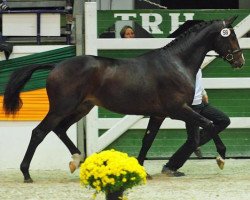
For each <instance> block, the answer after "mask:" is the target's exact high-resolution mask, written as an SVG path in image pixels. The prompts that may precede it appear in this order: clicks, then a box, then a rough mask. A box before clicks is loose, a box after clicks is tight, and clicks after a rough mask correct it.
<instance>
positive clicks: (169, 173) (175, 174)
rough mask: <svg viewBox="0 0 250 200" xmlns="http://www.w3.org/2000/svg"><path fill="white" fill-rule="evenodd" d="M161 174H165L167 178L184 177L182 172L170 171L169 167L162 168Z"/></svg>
mask: <svg viewBox="0 0 250 200" xmlns="http://www.w3.org/2000/svg"><path fill="white" fill-rule="evenodd" d="M161 173H162V174H166V175H167V176H169V177H180V176H185V174H184V173H183V172H179V171H177V170H172V169H170V168H169V167H167V166H166V165H164V166H163V168H162V170H161Z"/></svg>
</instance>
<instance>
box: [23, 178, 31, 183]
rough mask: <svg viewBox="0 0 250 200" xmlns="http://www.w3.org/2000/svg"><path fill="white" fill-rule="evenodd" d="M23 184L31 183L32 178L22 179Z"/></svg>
mask: <svg viewBox="0 0 250 200" xmlns="http://www.w3.org/2000/svg"><path fill="white" fill-rule="evenodd" d="M23 182H24V183H33V180H32V178H28V179H24V181H23Z"/></svg>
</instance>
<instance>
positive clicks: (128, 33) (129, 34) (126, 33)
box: [120, 26, 135, 38]
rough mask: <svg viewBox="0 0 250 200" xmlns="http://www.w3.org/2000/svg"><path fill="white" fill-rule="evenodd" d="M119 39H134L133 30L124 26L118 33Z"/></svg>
mask: <svg viewBox="0 0 250 200" xmlns="http://www.w3.org/2000/svg"><path fill="white" fill-rule="evenodd" d="M120 36H121V38H134V37H135V33H134V29H133V28H132V27H131V26H124V27H123V28H122V29H121V31H120Z"/></svg>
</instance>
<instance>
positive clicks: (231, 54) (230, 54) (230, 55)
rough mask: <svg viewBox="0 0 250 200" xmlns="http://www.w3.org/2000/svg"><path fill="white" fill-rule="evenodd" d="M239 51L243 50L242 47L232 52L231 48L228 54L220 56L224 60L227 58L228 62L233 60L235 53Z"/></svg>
mask: <svg viewBox="0 0 250 200" xmlns="http://www.w3.org/2000/svg"><path fill="white" fill-rule="evenodd" d="M238 52H242V49H236V50H234V51H232V52H231V50H228V54H227V55H226V56H218V57H221V58H223V59H224V60H227V61H228V62H231V61H232V60H233V59H234V54H235V53H238Z"/></svg>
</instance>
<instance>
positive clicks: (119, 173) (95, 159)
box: [80, 149, 146, 195]
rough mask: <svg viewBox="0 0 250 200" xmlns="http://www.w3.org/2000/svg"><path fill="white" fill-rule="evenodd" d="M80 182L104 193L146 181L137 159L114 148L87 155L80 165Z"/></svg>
mask: <svg viewBox="0 0 250 200" xmlns="http://www.w3.org/2000/svg"><path fill="white" fill-rule="evenodd" d="M80 183H81V185H83V186H86V187H88V186H90V187H92V188H94V189H95V190H96V192H97V193H98V192H105V194H106V195H107V194H109V193H114V192H117V191H125V190H126V189H129V188H132V187H134V186H136V185H139V184H145V183H146V172H145V169H144V167H143V166H141V165H140V164H139V163H138V161H137V159H136V158H134V157H129V156H128V154H126V153H122V152H119V151H115V150H113V149H112V150H106V151H102V152H100V153H94V154H93V155H91V156H89V157H88V158H87V159H86V160H85V162H84V163H83V164H82V165H81V167H80Z"/></svg>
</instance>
